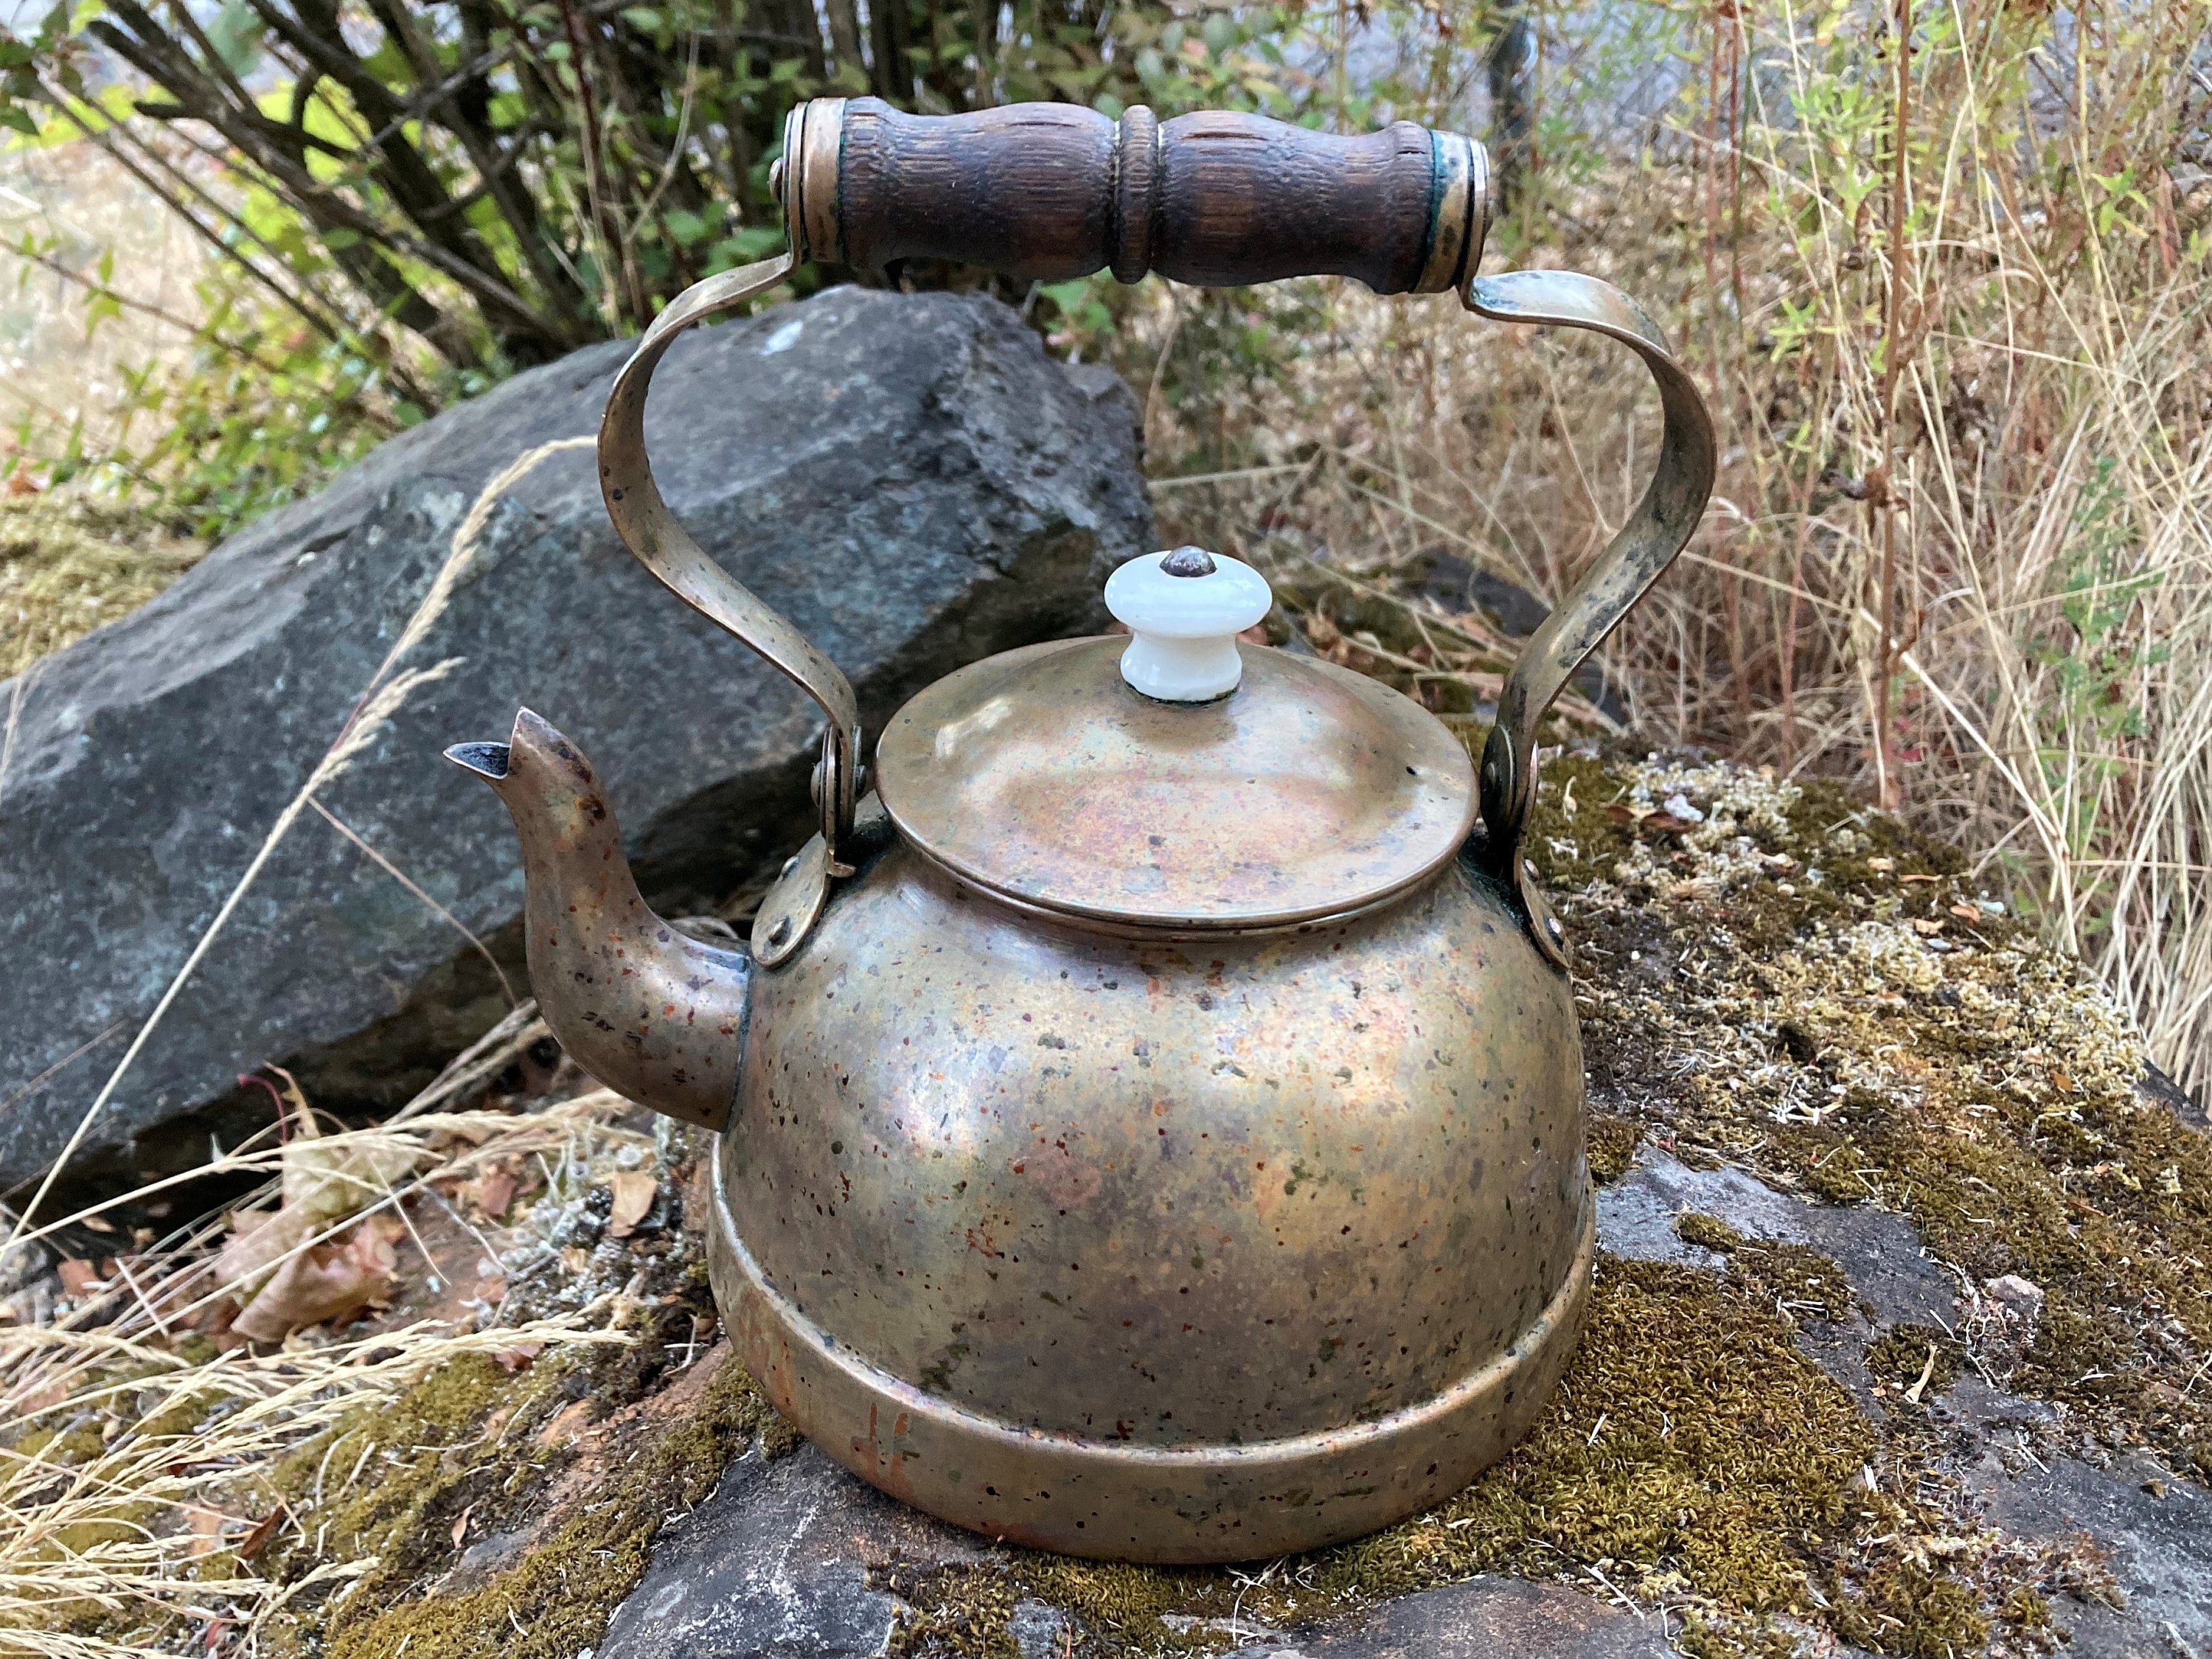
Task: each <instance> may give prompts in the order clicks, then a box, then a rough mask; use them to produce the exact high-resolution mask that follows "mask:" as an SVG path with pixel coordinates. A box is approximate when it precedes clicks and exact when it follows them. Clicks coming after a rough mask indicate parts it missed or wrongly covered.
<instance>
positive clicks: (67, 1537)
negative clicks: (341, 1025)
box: [0, 1091, 655, 1659]
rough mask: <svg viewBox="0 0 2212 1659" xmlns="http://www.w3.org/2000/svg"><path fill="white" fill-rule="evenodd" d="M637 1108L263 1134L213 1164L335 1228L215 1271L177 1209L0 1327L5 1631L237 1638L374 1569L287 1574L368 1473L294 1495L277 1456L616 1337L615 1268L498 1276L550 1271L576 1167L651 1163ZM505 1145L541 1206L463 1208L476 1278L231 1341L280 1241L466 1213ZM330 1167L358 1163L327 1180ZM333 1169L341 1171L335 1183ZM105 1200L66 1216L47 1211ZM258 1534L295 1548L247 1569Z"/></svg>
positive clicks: (56, 1646)
mask: <svg viewBox="0 0 2212 1659" xmlns="http://www.w3.org/2000/svg"><path fill="white" fill-rule="evenodd" d="M633 1110H634V1109H633V1108H631V1107H630V1105H629V1103H628V1102H626V1101H623V1100H622V1099H620V1098H619V1097H615V1096H612V1095H610V1094H608V1093H606V1092H605V1091H599V1092H596V1093H592V1094H587V1095H586V1096H583V1097H580V1098H577V1099H574V1100H572V1101H568V1102H566V1103H559V1104H555V1105H551V1106H546V1107H543V1108H540V1109H538V1110H535V1111H532V1112H529V1113H526V1114H524V1115H514V1114H512V1113H507V1112H501V1111H495V1110H475V1111H466V1112H449V1113H443V1114H430V1115H422V1116H418V1117H416V1118H414V1119H412V1120H410V1121H408V1122H407V1123H405V1124H404V1125H401V1126H386V1127H378V1128H372V1129H365V1130H360V1131H355V1132H352V1133H336V1134H325V1135H322V1136H320V1137H319V1138H313V1139H307V1138H303V1137H301V1135H299V1134H298V1133H297V1132H296V1127H295V1134H294V1136H293V1138H292V1139H291V1140H290V1141H289V1143H287V1144H284V1145H281V1146H280V1145H277V1144H276V1143H275V1140H274V1137H273V1136H271V1137H265V1138H264V1139H263V1140H262V1141H261V1142H258V1143H256V1144H252V1145H249V1146H246V1147H244V1148H241V1149H240V1150H238V1151H236V1152H232V1153H230V1154H228V1156H226V1157H225V1158H223V1159H222V1167H221V1168H220V1169H218V1170H214V1171H212V1173H215V1174H218V1175H226V1176H241V1175H243V1176H261V1177H264V1178H265V1183H266V1184H265V1188H264V1190H265V1191H266V1193H267V1194H269V1195H270V1196H274V1195H276V1192H277V1191H278V1190H279V1189H280V1188H281V1189H282V1191H283V1195H284V1199H285V1203H286V1206H287V1207H288V1208H289V1207H291V1206H292V1205H293V1204H294V1202H295V1200H297V1199H298V1198H299V1197H300V1195H301V1190H302V1187H303V1181H302V1177H303V1176H305V1177H306V1182H305V1184H307V1185H308V1186H312V1187H314V1188H316V1189H317V1191H318V1194H319V1198H320V1200H321V1214H322V1215H323V1216H324V1217H325V1218H327V1225H323V1226H321V1227H320V1228H319V1229H318V1230H317V1231H313V1232H310V1233H303V1234H301V1236H300V1237H298V1238H297V1241H296V1243H294V1244H293V1245H292V1247H291V1249H289V1251H288V1252H287V1253H286V1255H285V1256H284V1257H281V1258H272V1259H270V1260H268V1261H262V1262H259V1263H258V1264H257V1265H255V1266H253V1267H251V1268H250V1269H248V1270H246V1271H242V1272H230V1271H227V1267H228V1262H229V1259H230V1258H229V1254H228V1253H223V1254H220V1255H219V1254H216V1253H214V1252H213V1251H212V1250H211V1249H210V1245H211V1243H213V1242H214V1236H219V1235H220V1232H221V1231H222V1230H221V1227H220V1226H219V1225H206V1224H203V1225H196V1226H192V1227H187V1228H184V1229H180V1230H179V1231H178V1232H177V1233H176V1234H174V1235H173V1236H172V1237H170V1238H168V1239H167V1240H163V1241H160V1242H158V1243H150V1244H148V1245H145V1246H143V1247H139V1248H135V1249H125V1254H124V1255H123V1256H122V1257H121V1258H120V1259H119V1260H118V1261H117V1262H116V1263H114V1264H113V1265H112V1266H110V1267H106V1268H104V1269H103V1271H104V1272H105V1275H106V1276H105V1277H104V1278H103V1279H100V1280H98V1281H96V1282H95V1283H94V1284H92V1285H88V1286H86V1287H85V1288H83V1289H82V1290H81V1291H79V1293H78V1295H77V1296H76V1297H75V1298H74V1300H73V1302H70V1301H65V1302H64V1304H63V1305H62V1306H61V1307H60V1308H59V1309H58V1310H56V1311H55V1312H54V1313H53V1314H52V1316H50V1317H49V1318H48V1320H47V1321H46V1322H43V1323H36V1324H27V1325H24V1326H21V1327H17V1328H0V1413H4V1414H5V1417H6V1419H7V1421H8V1424H9V1431H8V1433H7V1436H6V1442H7V1443H6V1445H5V1446H4V1448H0V1652H9V1653H22V1654H28V1655H38V1656H72V1659H74V1656H109V1655H123V1654H136V1653H144V1652H149V1651H170V1650H173V1648H174V1644H175V1643H176V1642H177V1640H178V1639H179V1638H180V1637H182V1636H186V1635H189V1634H191V1633H194V1632H206V1633H207V1635H208V1638H209V1640H210V1644H213V1643H214V1642H215V1638H216V1635H217V1633H218V1632H219V1633H221V1634H222V1638H223V1639H224V1640H225V1641H226V1642H228V1643H229V1644H231V1646H232V1647H233V1648H234V1649H235V1650H240V1651H251V1650H254V1641H253V1639H252V1638H258V1636H259V1635H260V1633H261V1632H264V1629H265V1628H266V1627H267V1626H268V1625H269V1623H270V1620H272V1619H273V1618H275V1617H276V1615H277V1614H278V1613H280V1612H281V1611H282V1610H283V1608H284V1607H285V1606H286V1605H287V1604H288V1602H290V1601H294V1600H295V1598H297V1597H298V1596H300V1595H301V1593H302V1592H303V1591H307V1590H309V1589H314V1588H315V1587H317V1586H321V1587H323V1588H322V1589H321V1590H320V1591H319V1593H318V1595H317V1596H316V1597H315V1598H314V1599H316V1600H318V1601H319V1600H321V1599H322V1598H323V1597H324V1596H326V1595H329V1594H330V1590H331V1584H332V1581H339V1582H340V1585H341V1587H342V1585H343V1583H344V1582H349V1581H352V1580H355V1579H358V1578H361V1577H363V1576H364V1575H366V1574H368V1573H370V1572H373V1571H374V1570H375V1567H376V1565H377V1564H376V1562H375V1561H374V1559H349V1558H348V1557H347V1556H346V1555H345V1554H344V1553H334V1554H332V1555H331V1556H330V1557H328V1558H326V1559H320V1558H319V1559H312V1560H311V1561H310V1562H309V1563H308V1564H307V1565H306V1566H305V1568H304V1570H303V1568H302V1565H301V1559H300V1556H299V1554H298V1550H299V1549H300V1548H303V1547H307V1541H310V1540H313V1538H314V1537H315V1536H316V1534H317V1529H318V1527H319V1524H320V1523H321V1522H323V1521H324V1519H325V1517H326V1516H328V1515H330V1514H334V1513H336V1512H337V1510H339V1509H340V1508H342V1507H343V1505H344V1504H347V1503H349V1502H351V1501H354V1498H353V1497H352V1496H351V1488H352V1487H353V1486H354V1484H355V1481H356V1480H357V1479H358V1478H359V1477H360V1476H361V1474H362V1469H361V1468H360V1467H359V1466H358V1464H356V1467H354V1468H352V1470H351V1472H350V1474H349V1472H348V1471H347V1470H346V1469H344V1468H339V1469H337V1470H335V1471H325V1472H324V1474H326V1475H327V1477H328V1478H327V1479H326V1480H325V1479H317V1480H314V1481H313V1483H312V1485H311V1486H309V1487H308V1490H307V1492H305V1493H302V1492H301V1491H299V1490H297V1488H298V1487H299V1486H301V1484H303V1483H301V1482H299V1481H296V1480H288V1478H287V1476H286V1473H285V1469H286V1465H287V1462H288V1460H294V1459H295V1458H296V1455H297V1454H299V1453H300V1451H301V1449H302V1448H303V1447H307V1446H308V1445H309V1444H310V1443H313V1442H316V1441H318V1439H319V1437H324V1436H325V1435H326V1434H327V1433H328V1432H329V1431H331V1429H332V1428H333V1427H334V1425H337V1424H339V1423H340V1422H341V1421H343V1420H345V1419H352V1420H353V1421H356V1422H360V1421H362V1420H363V1419H362V1415H361V1414H362V1413H363V1412H364V1411H374V1410H377V1409H380V1408H386V1407H390V1406H391V1405H392V1402H394V1401H396V1400H398V1398H399V1397H400V1396H401V1395H404V1394H405V1393H406V1392H407V1391H408V1390H409V1389H413V1388H415V1387H416V1386H417V1385H418V1384H420V1383H422V1381H423V1379H424V1378H425V1377H427V1376H433V1375H434V1374H435V1373H438V1372H439V1371H441V1370H444V1369H446V1368H449V1367H451V1366H453V1364H455V1362H457V1361H460V1360H462V1359H464V1358H467V1357H469V1356H477V1357H478V1358H479V1360H481V1358H484V1357H494V1358H501V1357H504V1358H508V1360H509V1363H513V1358H514V1357H516V1356H519V1355H524V1354H532V1355H537V1356H538V1358H537V1361H536V1363H537V1364H540V1365H544V1364H549V1363H550V1364H559V1363H562V1358H561V1357H562V1355H563V1354H565V1353H567V1352H571V1351H574V1350H575V1349H576V1348H577V1346H578V1345H601V1346H605V1345H616V1346H620V1345H624V1344H627V1343H629V1342H630V1341H632V1340H633V1339H632V1337H631V1336H629V1334H625V1332H624V1330H623V1326H624V1324H625V1323H626V1322H628V1320H629V1316H630V1312H631V1310H630V1308H629V1304H628V1303H627V1302H626V1301H625V1299H624V1297H623V1294H622V1292H621V1291H617V1289H615V1288H614V1287H613V1286H612V1285H599V1286H598V1287H596V1288H595V1289H594V1291H593V1293H592V1294H590V1295H587V1296H571V1297H569V1298H568V1299H569V1300H570V1301H571V1302H573V1303H578V1304H580V1305H575V1306H572V1307H568V1308H561V1309H556V1310H553V1311H551V1312H550V1314H548V1315H547V1316H543V1317H537V1318H531V1317H516V1316H514V1315H513V1312H512V1311H511V1310H510V1309H509V1301H510V1297H509V1295H508V1287H509V1286H511V1285H516V1284H519V1283H520V1282H521V1281H523V1280H525V1279H527V1278H528V1277H529V1276H531V1275H532V1273H537V1272H538V1270H540V1269H544V1268H548V1267H550V1269H551V1270H552V1271H553V1272H554V1273H556V1274H557V1273H560V1272H561V1271H562V1263H561V1262H560V1261H559V1260H558V1258H559V1256H560V1254H561V1251H560V1243H559V1241H560V1238H561V1237H562V1231H561V1230H562V1224H563V1223H564V1221H566V1220H568V1219H569V1218H571V1217H572V1216H573V1214H574V1212H577V1211H578V1210H579V1209H580V1207H581V1206H583V1205H584V1204H585V1203H586V1201H587V1200H588V1196H589V1194H590V1193H591V1191H592V1188H594V1187H599V1186H604V1185H605V1184H606V1183H607V1182H608V1181H609V1180H611V1179H612V1178H615V1177H616V1176H617V1174H618V1173H619V1172H621V1171H623V1170H630V1169H644V1170H651V1169H653V1168H654V1167H655V1166H654V1164H653V1158H654V1155H655V1140H654V1137H653V1135H652V1134H651V1133H638V1132H636V1131H635V1130H631V1129H628V1128H625V1127H622V1125H621V1124H620V1122H619V1121H617V1120H619V1119H621V1118H622V1117H623V1116H624V1115H626V1114H629V1113H631V1112H632V1111H633ZM518 1166H527V1167H528V1168H529V1169H530V1170H535V1171H537V1172H538V1173H537V1174H535V1175H528V1176H526V1181H527V1182H528V1184H529V1185H530V1186H532V1187H534V1188H539V1189H540V1190H539V1191H538V1196H537V1198H536V1200H535V1202H534V1203H532V1204H531V1205H529V1206H527V1207H522V1206H518V1212H517V1213H516V1214H515V1215H514V1216H512V1217H508V1218H506V1222H507V1225H500V1223H499V1222H497V1221H495V1220H494V1219H493V1218H490V1217H489V1215H486V1214H484V1213H483V1212H482V1211H481V1209H480V1208H477V1219H476V1221H475V1222H474V1223H470V1224H464V1225H465V1231H467V1230H473V1232H474V1237H472V1238H471V1241H470V1243H472V1244H475V1245H476V1246H477V1248H480V1249H482V1250H483V1252H484V1253H485V1255H484V1259H485V1261H488V1262H490V1263H493V1264H495V1266H496V1267H497V1269H498V1273H499V1277H498V1279H496V1280H495V1281H494V1283H495V1285H496V1288H495V1290H493V1291H492V1292H491V1293H490V1294H489V1295H488V1296H480V1297H477V1299H476V1300H475V1301H473V1302H472V1303H471V1304H466V1305H465V1306H464V1307H463V1308H462V1309H461V1310H459V1311H451V1310H449V1311H447V1312H445V1313H443V1314H442V1315H441V1316H438V1317H431V1318H416V1319H413V1320H404V1319H402V1318H399V1317H398V1316H386V1317H385V1318H383V1319H380V1320H376V1321H374V1322H372V1323H370V1324H369V1325H368V1326H367V1327H365V1328H363V1332H364V1333H365V1334H333V1333H332V1332H331V1329H330V1328H327V1327H323V1326H317V1327H315V1328H312V1329H310V1330H307V1331H306V1332H303V1333H301V1334H297V1335H295V1336H294V1337H292V1338H291V1339H290V1340H287V1341H286V1342H284V1343H283V1344H282V1345H281V1346H277V1347H275V1348H274V1349H270V1348H268V1347H266V1346H262V1347H260V1348H258V1349H257V1348H254V1347H251V1346H246V1345H243V1344H240V1343H237V1342H234V1341H227V1340H225V1339H224V1338H223V1335H222V1333H223V1332H224V1331H225V1329H227V1328H228V1322H229V1320H230V1318H231V1317H232V1316H233V1315H234V1311H235V1309H236V1307H237V1306H238V1304H240V1303H241V1302H246V1301H248V1300H249V1299H250V1297H251V1296H252V1289H253V1285H254V1284H255V1283H257V1282H259V1281H262V1280H264V1279H266V1278H267V1277H268V1275H269V1274H270V1271H271V1270H272V1269H273V1268H275V1267H278V1266H280V1265H281V1262H282V1261H283V1260H287V1259H289V1258H291V1257H296V1256H303V1255H307V1253H309V1252H310V1251H313V1250H314V1249H318V1248H319V1247H320V1246H322V1245H324V1244H325V1243H328V1242H329V1241H331V1239H332V1238H334V1237H337V1235H338V1234H339V1233H340V1232H341V1231H345V1230H348V1229H350V1228H354V1227H356V1226H358V1225H362V1221H363V1219H364V1218H375V1217H378V1216H398V1217H403V1218H404V1224H403V1228H402V1229H398V1230H396V1231H404V1232H407V1233H414V1232H415V1231H416V1229H417V1228H418V1227H419V1226H421V1225H427V1218H428V1217H430V1216H432V1215H433V1214H435V1213H437V1212H445V1213H447V1214H448V1215H453V1216H458V1215H459V1211H458V1210H457V1209H456V1208H455V1206H456V1205H457V1203H459V1202H462V1201H464V1198H463V1195H464V1194H473V1193H475V1192H477V1191H479V1190H481V1188H480V1187H471V1184H470V1183H471V1182H482V1181H483V1178H484V1177H485V1176H487V1175H495V1177H496V1178H498V1179H501V1180H502V1181H504V1182H506V1183H507V1185H508V1186H509V1187H512V1185H513V1179H512V1176H511V1175H505V1174H499V1173H498V1172H505V1171H512V1170H515V1169H516V1168H517V1167H518ZM348 1175H349V1176H352V1177H354V1179H353V1180H352V1181H351V1182H346V1181H344V1180H343V1179H342V1177H343V1176H348ZM334 1179H337V1184H338V1185H340V1186H346V1185H351V1186H354V1187H356V1188H358V1190H357V1191H355V1192H353V1193H352V1194H350V1195H349V1196H339V1197H333V1196H332V1194H331V1191H330V1188H331V1184H332V1182H333V1180H334ZM151 1196H153V1194H151V1193H150V1192H149V1194H134V1195H133V1200H135V1201H136V1202H137V1203H140V1204H143V1203H144V1202H145V1201H146V1200H147V1199H148V1198H149V1197H151ZM103 1207H106V1206H103ZM472 1207H476V1206H472ZM499 1207H500V1208H501V1210H504V1209H505V1207H506V1204H505V1200H501V1203H500V1205H499ZM250 1215H251V1211H250V1209H249V1211H248V1216H249V1218H250ZM99 1218H100V1217H99V1212H96V1211H84V1212H77V1213H76V1214H73V1215H71V1216H69V1217H66V1218H61V1219H59V1220H58V1221H57V1223H56V1224H54V1229H61V1228H69V1227H74V1228H77V1229H80V1230H81V1229H82V1227H83V1226H84V1225H85V1224H87V1223H88V1222H93V1223H97V1222H98V1221H99ZM54 1229H49V1230H48V1231H53V1230H54ZM465 1249H466V1247H465ZM467 1253H468V1254H471V1255H473V1254H474V1249H467ZM440 1271H441V1261H440V1259H439V1255H438V1253H436V1252H435V1250H434V1249H432V1248H431V1247H428V1246H425V1247H423V1248H422V1261H420V1262H410V1267H409V1268H408V1270H407V1272H406V1273H405V1278H406V1279H408V1280H409V1281H410V1285H405V1286H401V1287H398V1288H399V1289H401V1290H402V1291H404V1290H405V1289H410V1288H411V1290H412V1291H414V1292H415V1293H416V1299H417V1300H420V1299H421V1293H422V1291H423V1289H424V1285H425V1284H426V1276H427V1283H428V1285H429V1287H430V1288H431V1289H432V1290H433V1291H435V1290H436V1289H437V1288H438V1285H437V1280H436V1275H437V1273H439V1272H440ZM520 1305H521V1302H520V1300H519V1299H518V1300H515V1301H514V1303H513V1306H514V1307H516V1308H519V1307H520ZM541 1350H542V1351H544V1352H541ZM366 1461H367V1457H366V1455H365V1454H364V1455H363V1456H362V1459H361V1460H360V1462H366ZM293 1473H295V1474H296V1471H293ZM370 1474H371V1479H372V1480H374V1479H375V1478H376V1471H374V1470H372V1471H371V1472H370ZM264 1522H266V1523H268V1524H267V1525H264V1524H263V1523H264ZM278 1528H281V1529H282V1533H283V1536H282V1537H281V1538H277V1537H275V1536H274V1534H275V1533H276V1530H277V1529H278ZM287 1541H289V1543H287ZM276 1544H287V1547H285V1548H283V1549H282V1550H277V1549H276V1548H275V1545H276ZM264 1548H267V1549H270V1551H271V1553H272V1554H281V1555H283V1556H284V1557H287V1558H289V1564H288V1567H287V1570H286V1571H284V1572H283V1573H282V1574H273V1575H272V1574H264V1572H263V1571H261V1570H260V1569H259V1567H258V1566H257V1565H256V1562H257V1560H258V1558H259V1557H260V1555H261V1553H262V1552H263V1551H264ZM264 1565H266V1564H264ZM240 1644H243V1645H240Z"/></svg>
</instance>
